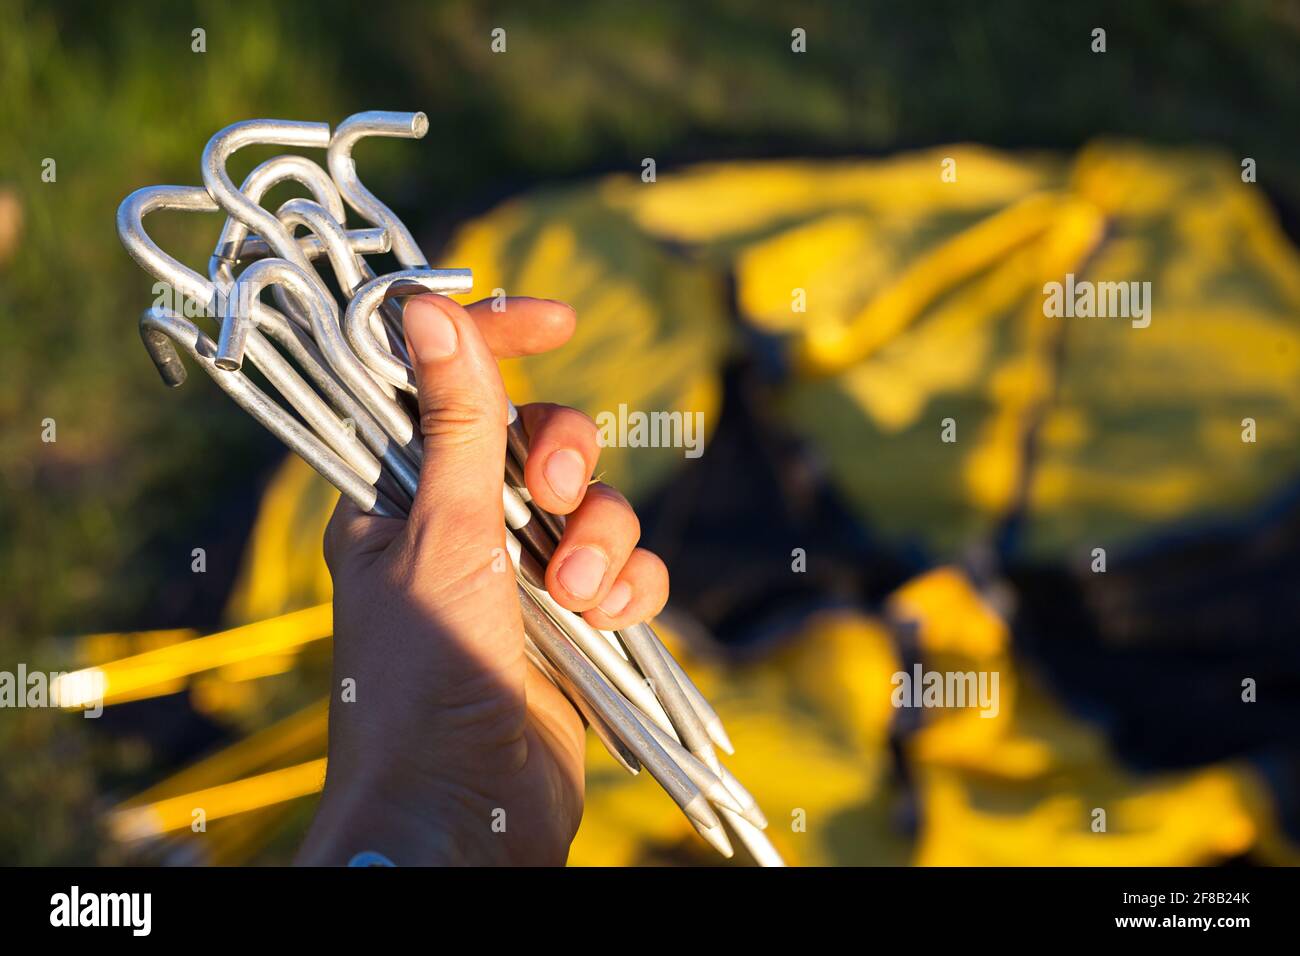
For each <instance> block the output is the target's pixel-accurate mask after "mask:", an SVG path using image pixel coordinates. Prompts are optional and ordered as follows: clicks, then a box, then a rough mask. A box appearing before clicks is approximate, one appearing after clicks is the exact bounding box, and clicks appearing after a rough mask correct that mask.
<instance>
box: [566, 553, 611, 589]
mask: <svg viewBox="0 0 1300 956" xmlns="http://www.w3.org/2000/svg"><path fill="white" fill-rule="evenodd" d="M608 567H609V559H608V558H607V557H605V556H604V555H603V554H601V553H600V552H599V551H597V550H596V549H595V548H579V549H578V550H577V551H575V552H573V554H571V555H569V556H568V557H567V558H565V559H564V563H563V564H561V565H560V570H559V573H558V575H557V576H558V577H559V579H560V583H561V584H563V585H564V589H565V590H566V591H568V592H569V593H570V594H572V595H573V596H574V597H576V598H581V599H583V600H586V599H588V598H593V597H595V596H596V592H597V591H599V590H600V582H601V581H603V580H604V579H605V570H606V569H607V568H608Z"/></svg>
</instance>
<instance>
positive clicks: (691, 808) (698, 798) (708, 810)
mask: <svg viewBox="0 0 1300 956" xmlns="http://www.w3.org/2000/svg"><path fill="white" fill-rule="evenodd" d="M682 809H683V810H685V811H686V815H687V816H688V817H690V818H691V819H692V820H694V821H696V822H697V823H699V824H700V825H702V826H705V827H708V828H709V829H710V830H712V829H715V828H718V827H721V826H722V821H721V820H720V819H718V815H717V814H716V813H714V812H713V807H711V806H709V801H708V798H707V797H705V796H704V794H702V793H697V794H696V795H695V796H693V797H691V799H689V800H687V801H686V806H684V807H682Z"/></svg>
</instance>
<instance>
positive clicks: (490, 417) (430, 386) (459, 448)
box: [403, 295, 506, 549]
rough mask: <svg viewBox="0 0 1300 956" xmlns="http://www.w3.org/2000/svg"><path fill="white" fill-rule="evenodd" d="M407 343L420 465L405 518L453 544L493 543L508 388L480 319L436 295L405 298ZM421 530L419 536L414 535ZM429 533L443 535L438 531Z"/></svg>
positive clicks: (500, 518) (498, 532) (498, 528)
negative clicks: (449, 534) (450, 535)
mask: <svg viewBox="0 0 1300 956" xmlns="http://www.w3.org/2000/svg"><path fill="white" fill-rule="evenodd" d="M403 324H404V326H405V329H406V344H407V347H408V349H409V351H410V353H411V364H412V366H413V367H414V369H415V379H416V386H417V389H418V392H419V401H420V423H419V428H420V433H421V435H422V436H423V441H424V464H423V466H422V467H421V469H420V487H419V489H418V491H417V493H416V496H415V502H414V503H413V505H412V507H411V515H410V520H409V522H408V525H409V526H411V530H412V531H415V532H417V534H418V533H419V532H420V531H422V530H425V529H426V528H432V527H433V525H434V520H435V518H436V524H437V527H438V528H439V529H440V530H444V529H445V530H452V529H454V532H455V534H456V535H458V536H464V537H458V539H457V540H456V541H452V542H444V545H449V546H450V547H451V548H452V549H459V547H463V546H464V545H466V544H469V543H471V542H472V543H474V544H480V543H483V544H485V543H487V542H492V543H494V544H495V543H497V542H499V541H500V539H501V536H502V533H503V532H502V529H503V528H504V521H505V519H504V515H503V512H502V505H501V482H502V478H503V475H504V472H505V454H506V394H505V387H504V385H503V384H502V382H501V373H500V372H499V371H498V370H497V363H496V359H495V358H494V357H493V355H492V352H491V350H490V349H489V348H488V346H487V343H486V342H485V341H484V340H483V336H482V334H481V333H480V332H479V329H478V325H477V324H476V323H475V321H474V319H473V318H471V317H470V315H469V313H468V312H466V311H465V310H464V309H463V308H462V307H461V306H460V305H458V304H457V303H455V302H453V301H452V300H451V299H448V298H446V297H445V296H440V295H421V296H416V297H414V298H411V299H409V300H407V303H406V308H405V310H404V312H403ZM422 537H424V535H420V536H419V537H417V539H416V540H420V538H422ZM435 537H442V536H441V535H436V536H435Z"/></svg>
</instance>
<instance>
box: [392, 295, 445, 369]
mask: <svg viewBox="0 0 1300 956" xmlns="http://www.w3.org/2000/svg"><path fill="white" fill-rule="evenodd" d="M402 325H403V326H404V327H405V329H406V341H407V344H408V345H410V346H411V351H412V352H413V353H414V355H415V358H416V359H418V360H419V361H422V362H428V361H430V360H432V359H445V358H449V357H451V356H452V355H455V354H456V326H455V324H454V323H453V322H452V321H451V319H449V318H448V317H447V313H446V312H444V311H442V309H440V308H438V307H437V306H436V305H434V304H433V303H432V302H429V301H427V300H425V299H412V300H411V301H410V303H408V304H407V306H406V309H405V310H404V311H403V313H402Z"/></svg>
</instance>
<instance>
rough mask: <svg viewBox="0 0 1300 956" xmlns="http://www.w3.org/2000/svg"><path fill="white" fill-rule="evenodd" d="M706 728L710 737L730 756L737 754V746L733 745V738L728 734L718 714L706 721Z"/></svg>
mask: <svg viewBox="0 0 1300 956" xmlns="http://www.w3.org/2000/svg"><path fill="white" fill-rule="evenodd" d="M704 729H705V730H707V731H708V732H709V739H710V740H712V741H713V743H714V744H716V745H717V747H718V749H719V750H721V751H722V752H723V753H724V754H726V755H727V756H728V757H734V756H735V755H736V748H735V747H734V746H732V743H731V738H730V737H728V736H727V731H726V728H724V727H723V726H722V721H721V720H719V719H718V718H717V717H716V716H715V717H711V718H709V719H708V720H706V721H705V722H704Z"/></svg>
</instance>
